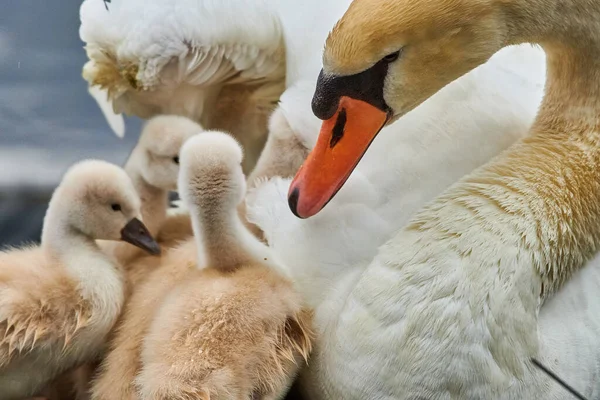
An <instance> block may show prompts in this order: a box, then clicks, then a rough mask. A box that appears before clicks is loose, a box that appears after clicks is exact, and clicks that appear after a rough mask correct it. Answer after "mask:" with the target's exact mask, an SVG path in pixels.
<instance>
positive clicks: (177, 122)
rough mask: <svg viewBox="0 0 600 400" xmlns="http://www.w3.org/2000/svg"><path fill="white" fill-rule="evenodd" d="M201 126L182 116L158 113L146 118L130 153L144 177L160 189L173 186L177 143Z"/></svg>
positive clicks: (180, 143)
mask: <svg viewBox="0 0 600 400" xmlns="http://www.w3.org/2000/svg"><path fill="white" fill-rule="evenodd" d="M203 130H204V129H203V128H202V126H200V125H199V124H197V123H195V122H194V121H192V120H190V119H188V118H186V117H180V116H175V115H160V116H157V117H154V118H152V119H151V120H149V121H148V123H147V124H146V126H145V127H144V129H143V130H142V133H141V136H140V139H139V141H138V144H137V146H136V148H135V149H134V153H133V154H135V162H137V163H139V164H140V165H139V167H138V171H139V173H140V174H141V175H142V177H143V178H144V180H145V181H146V182H148V183H149V184H150V185H152V186H154V187H157V188H160V189H163V190H175V189H176V185H177V176H178V174H179V152H180V150H181V146H182V145H183V143H185V141H186V140H188V139H189V138H191V137H192V136H194V135H195V134H197V133H200V132H202V131H203Z"/></svg>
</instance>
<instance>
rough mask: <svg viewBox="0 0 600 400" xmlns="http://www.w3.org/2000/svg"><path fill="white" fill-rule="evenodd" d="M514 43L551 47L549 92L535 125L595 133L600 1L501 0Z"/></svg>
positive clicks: (599, 103) (599, 96) (599, 99)
mask: <svg viewBox="0 0 600 400" xmlns="http://www.w3.org/2000/svg"><path fill="white" fill-rule="evenodd" d="M500 1H501V3H502V5H503V7H504V11H505V20H506V24H507V26H508V42H509V43H508V44H518V43H524V42H529V43H536V44H539V45H541V46H542V47H543V48H544V51H545V52H546V56H547V58H546V62H547V78H546V88H545V96H544V100H543V102H542V105H541V107H540V110H539V113H538V117H537V119H536V122H535V124H534V129H535V128H539V129H540V130H545V131H557V132H560V131H562V132H565V131H569V132H578V131H587V132H592V131H594V130H597V129H598V127H599V126H600V117H599V116H600V29H599V28H598V21H599V20H600V3H599V2H597V1H592V0H566V1H565V0H528V1H511V0H500Z"/></svg>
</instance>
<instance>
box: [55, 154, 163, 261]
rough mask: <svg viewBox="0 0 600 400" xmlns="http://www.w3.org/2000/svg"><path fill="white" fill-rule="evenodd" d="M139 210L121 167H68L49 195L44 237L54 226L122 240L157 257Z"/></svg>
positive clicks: (97, 164) (84, 164) (89, 163)
mask: <svg viewBox="0 0 600 400" xmlns="http://www.w3.org/2000/svg"><path fill="white" fill-rule="evenodd" d="M140 207H141V204H140V198H139V196H138V194H137V192H136V190H135V188H134V186H133V183H132V181H131V179H130V178H129V176H128V175H127V174H126V173H125V171H124V170H123V169H122V168H120V167H118V166H116V165H113V164H110V163H108V162H104V161H98V160H87V161H82V162H79V163H77V164H75V165H73V166H72V167H71V168H69V170H68V171H67V172H66V174H65V175H64V177H63V179H62V182H61V183H60V185H59V186H58V188H57V189H56V190H55V192H54V194H53V195H52V199H51V200H50V205H49V208H48V212H47V214H46V218H45V220H44V234H43V238H44V237H46V236H47V235H46V232H50V231H52V230H53V229H55V228H56V227H55V226H53V225H55V224H57V225H60V226H61V227H62V228H63V229H66V230H67V232H78V233H80V234H83V235H85V236H87V237H89V238H91V239H103V240H123V241H126V242H128V243H131V244H133V245H134V246H137V247H139V248H141V249H143V250H146V251H147V252H149V253H151V254H159V253H160V247H159V246H158V244H157V243H156V242H155V241H154V239H153V238H152V236H151V235H150V233H149V232H148V230H147V229H146V227H145V226H144V224H143V223H142V221H141V213H140ZM43 240H44V239H43Z"/></svg>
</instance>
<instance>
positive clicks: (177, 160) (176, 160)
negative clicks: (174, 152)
mask: <svg viewBox="0 0 600 400" xmlns="http://www.w3.org/2000/svg"><path fill="white" fill-rule="evenodd" d="M173 162H174V163H175V164H177V165H179V156H175V157H173Z"/></svg>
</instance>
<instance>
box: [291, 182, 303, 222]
mask: <svg viewBox="0 0 600 400" xmlns="http://www.w3.org/2000/svg"><path fill="white" fill-rule="evenodd" d="M299 197H300V189H298V188H294V189H293V190H292V193H290V195H289V196H288V205H289V207H290V210H292V213H293V214H294V215H295V216H296V217H298V218H302V217H301V216H299V215H298V211H297V209H298V198H299Z"/></svg>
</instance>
